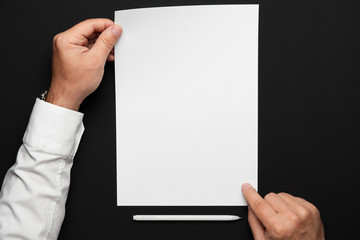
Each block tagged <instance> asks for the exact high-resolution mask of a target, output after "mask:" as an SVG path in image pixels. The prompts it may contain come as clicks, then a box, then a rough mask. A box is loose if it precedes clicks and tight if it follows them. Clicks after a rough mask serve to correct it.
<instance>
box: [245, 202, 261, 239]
mask: <svg viewBox="0 0 360 240" xmlns="http://www.w3.org/2000/svg"><path fill="white" fill-rule="evenodd" d="M248 222H249V225H250V228H251V232H252V234H253V236H254V239H255V240H265V228H264V226H263V225H262V223H261V222H260V221H259V219H258V218H257V217H256V215H255V213H254V211H253V210H252V209H251V208H250V207H249V213H248Z"/></svg>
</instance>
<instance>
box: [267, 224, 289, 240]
mask: <svg viewBox="0 0 360 240" xmlns="http://www.w3.org/2000/svg"><path fill="white" fill-rule="evenodd" d="M271 233H272V234H271V235H273V236H275V238H277V239H283V238H285V237H287V236H288V235H289V231H288V228H287V227H286V225H285V224H284V223H282V222H275V223H274V224H273V226H272V228H271Z"/></svg>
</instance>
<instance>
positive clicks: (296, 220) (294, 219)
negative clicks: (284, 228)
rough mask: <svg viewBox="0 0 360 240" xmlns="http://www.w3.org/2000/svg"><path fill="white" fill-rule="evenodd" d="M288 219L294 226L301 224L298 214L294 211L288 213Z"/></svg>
mask: <svg viewBox="0 0 360 240" xmlns="http://www.w3.org/2000/svg"><path fill="white" fill-rule="evenodd" d="M288 219H289V221H290V223H291V224H292V225H294V226H299V225H300V224H301V219H300V217H299V215H297V214H295V213H289V216H288Z"/></svg>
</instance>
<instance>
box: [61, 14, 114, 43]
mask: <svg viewBox="0 0 360 240" xmlns="http://www.w3.org/2000/svg"><path fill="white" fill-rule="evenodd" d="M113 24H114V22H113V21H111V20H110V19H106V18H96V19H88V20H85V21H83V22H81V23H79V24H77V25H75V26H74V27H72V28H71V29H69V30H68V31H69V32H71V33H72V34H74V35H80V36H84V37H86V38H90V37H91V36H92V35H93V34H94V33H97V32H102V31H104V30H105V29H107V28H108V27H110V26H112V25H113Z"/></svg>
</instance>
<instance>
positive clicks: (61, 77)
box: [46, 19, 122, 111]
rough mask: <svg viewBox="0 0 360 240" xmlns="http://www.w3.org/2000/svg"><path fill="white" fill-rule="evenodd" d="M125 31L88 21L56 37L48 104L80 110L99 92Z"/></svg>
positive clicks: (110, 24) (107, 22)
mask: <svg viewBox="0 0 360 240" xmlns="http://www.w3.org/2000/svg"><path fill="white" fill-rule="evenodd" d="M121 33H122V28H121V27H120V26H118V25H115V24H114V23H113V21H111V20H109V19H89V20H86V21H84V22H81V23H79V24H77V25H76V26H74V27H73V28H71V29H69V30H67V31H65V32H63V33H60V34H58V35H56V36H55V37H54V43H53V62H52V81H51V86H50V89H49V94H48V96H47V98H46V101H47V102H49V103H52V104H55V105H59V106H61V107H65V108H69V109H72V110H76V111H77V110H78V109H79V107H80V104H81V103H82V101H83V100H84V99H85V98H86V97H87V96H88V95H90V94H91V93H92V92H94V91H95V90H96V88H97V87H98V86H99V84H100V82H101V79H102V77H103V74H104V66H105V62H106V60H108V61H113V60H114V53H113V48H114V45H115V43H116V42H117V40H118V39H119V37H120V35H121Z"/></svg>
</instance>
